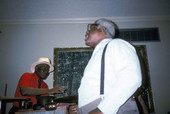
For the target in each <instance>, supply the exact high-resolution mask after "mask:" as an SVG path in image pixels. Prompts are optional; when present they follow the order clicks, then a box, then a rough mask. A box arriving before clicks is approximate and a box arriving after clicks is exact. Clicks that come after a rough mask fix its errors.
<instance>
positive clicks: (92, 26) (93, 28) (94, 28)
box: [87, 24, 99, 31]
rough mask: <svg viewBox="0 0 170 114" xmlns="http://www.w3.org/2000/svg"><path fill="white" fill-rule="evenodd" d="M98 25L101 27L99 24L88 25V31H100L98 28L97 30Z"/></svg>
mask: <svg viewBox="0 0 170 114" xmlns="http://www.w3.org/2000/svg"><path fill="white" fill-rule="evenodd" d="M98 25H99V24H88V25H87V31H91V30H96V29H98V28H97V27H98Z"/></svg>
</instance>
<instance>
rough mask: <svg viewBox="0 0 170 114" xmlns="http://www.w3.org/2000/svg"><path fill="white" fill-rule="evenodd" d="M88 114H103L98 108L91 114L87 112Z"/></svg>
mask: <svg viewBox="0 0 170 114" xmlns="http://www.w3.org/2000/svg"><path fill="white" fill-rule="evenodd" d="M89 114H103V113H102V112H101V111H100V110H99V109H98V108H96V109H94V110H92V111H91V112H89Z"/></svg>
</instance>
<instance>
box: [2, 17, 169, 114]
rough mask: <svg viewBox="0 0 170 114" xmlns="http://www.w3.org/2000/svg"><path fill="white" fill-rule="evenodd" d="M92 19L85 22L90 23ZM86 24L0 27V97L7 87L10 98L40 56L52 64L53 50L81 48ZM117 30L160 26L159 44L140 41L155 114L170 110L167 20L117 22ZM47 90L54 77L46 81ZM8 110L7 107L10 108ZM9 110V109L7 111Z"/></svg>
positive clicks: (58, 23) (39, 24) (163, 113)
mask: <svg viewBox="0 0 170 114" xmlns="http://www.w3.org/2000/svg"><path fill="white" fill-rule="evenodd" d="M92 21H93V19H91V20H89V21H87V22H92ZM87 22H78V23H76V21H75V22H73V21H71V22H70V23H68V22H62V23H61V22H56V23H55V22H52V23H49V22H47V23H38V22H37V23H36V22H35V23H32V24H29V23H27V22H26V23H25V24H24V22H22V23H19V24H16V23H15V24H0V31H2V33H1V34H0V60H1V67H0V74H1V76H0V95H3V94H4V87H5V84H6V83H7V84H8V92H7V96H9V97H13V95H14V92H15V88H16V85H17V82H18V79H19V78H20V76H21V75H22V74H23V73H24V72H30V65H31V64H32V63H33V62H34V61H36V60H37V58H39V57H49V58H51V60H52V61H53V49H54V48H55V47H83V46H85V44H84V34H85V31H86V25H87ZM116 23H117V24H118V26H119V27H120V28H143V27H159V30H160V39H161V41H160V42H142V43H135V44H142V45H146V46H147V52H148V53H147V54H148V59H149V67H150V75H151V86H152V89H153V97H154V102H155V109H156V113H157V114H166V113H167V112H168V111H170V109H169V106H170V100H169V96H170V89H169V87H168V85H169V82H170V78H169V74H170V70H169V68H170V67H169V64H170V60H169V58H170V54H169V51H168V50H169V49H170V46H169V42H170V39H169V36H170V33H169V30H170V26H169V25H170V21H169V20H165V21H162V20H161V21H160V20H158V21H157V20H154V21H151V20H149V21H141V20H140V21H137V20H136V21H119V20H116ZM46 82H47V84H48V85H49V86H50V88H51V87H52V85H53V74H51V76H50V77H49V78H48V79H47V80H46ZM9 107H10V106H9ZM9 107H8V108H9Z"/></svg>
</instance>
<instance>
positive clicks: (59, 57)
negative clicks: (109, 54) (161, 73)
mask: <svg viewBox="0 0 170 114" xmlns="http://www.w3.org/2000/svg"><path fill="white" fill-rule="evenodd" d="M135 48H136V50H137V54H138V56H139V59H140V63H141V69H142V78H143V79H142V80H143V82H142V86H141V88H139V90H138V91H137V92H136V93H135V94H136V95H139V94H140V95H141V96H142V98H143V100H144V102H145V104H146V106H147V107H148V109H149V112H150V113H153V112H155V108H154V101H153V95H152V88H151V82H150V74H149V64H148V58H147V50H146V45H135ZM92 52H93V49H92V48H89V47H68V48H54V68H55V71H54V83H53V84H54V85H60V86H63V87H64V88H66V89H67V91H66V92H65V93H63V94H58V95H57V98H62V97H67V96H74V95H78V91H77V90H78V88H79V85H80V81H81V78H82V76H83V72H84V69H85V66H86V65H87V63H88V61H89V59H90V57H91V55H92Z"/></svg>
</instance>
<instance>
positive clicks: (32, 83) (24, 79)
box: [14, 73, 48, 107]
mask: <svg viewBox="0 0 170 114" xmlns="http://www.w3.org/2000/svg"><path fill="white" fill-rule="evenodd" d="M21 87H32V88H38V76H37V75H36V74H35V73H24V74H23V75H22V76H21V78H20V80H19V82H18V85H17V89H16V91H15V97H19V98H30V99H31V100H30V102H32V105H34V104H36V103H37V100H36V96H22V95H21V92H20V88H21ZM40 88H43V89H48V85H47V84H46V83H45V82H44V81H43V82H42V84H41V87H40ZM14 106H16V107H19V103H18V102H14Z"/></svg>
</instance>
